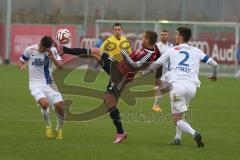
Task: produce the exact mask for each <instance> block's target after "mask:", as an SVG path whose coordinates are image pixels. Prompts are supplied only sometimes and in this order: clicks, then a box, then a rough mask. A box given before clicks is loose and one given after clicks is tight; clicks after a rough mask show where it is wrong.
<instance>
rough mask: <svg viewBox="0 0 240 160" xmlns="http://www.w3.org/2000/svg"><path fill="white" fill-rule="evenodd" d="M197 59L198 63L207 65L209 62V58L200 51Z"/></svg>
mask: <svg viewBox="0 0 240 160" xmlns="http://www.w3.org/2000/svg"><path fill="white" fill-rule="evenodd" d="M199 57H200V61H202V62H203V63H207V62H208V61H209V60H210V57H209V56H208V55H207V54H205V53H203V52H202V51H201V50H199Z"/></svg>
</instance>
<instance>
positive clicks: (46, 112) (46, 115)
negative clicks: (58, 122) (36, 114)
mask: <svg viewBox="0 0 240 160" xmlns="http://www.w3.org/2000/svg"><path fill="white" fill-rule="evenodd" d="M41 112H42V115H43V119H44V121H45V123H46V125H47V127H50V126H52V124H51V117H50V111H49V108H47V109H45V110H44V109H42V108H41Z"/></svg>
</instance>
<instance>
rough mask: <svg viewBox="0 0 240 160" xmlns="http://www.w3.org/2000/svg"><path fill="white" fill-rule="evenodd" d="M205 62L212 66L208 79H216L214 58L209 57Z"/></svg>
mask: <svg viewBox="0 0 240 160" xmlns="http://www.w3.org/2000/svg"><path fill="white" fill-rule="evenodd" d="M206 63H207V64H208V65H210V66H212V68H213V74H212V76H211V77H209V78H208V79H210V80H212V81H216V80H217V73H218V64H217V62H216V61H215V60H214V59H212V58H209V60H208V61H207V62H206Z"/></svg>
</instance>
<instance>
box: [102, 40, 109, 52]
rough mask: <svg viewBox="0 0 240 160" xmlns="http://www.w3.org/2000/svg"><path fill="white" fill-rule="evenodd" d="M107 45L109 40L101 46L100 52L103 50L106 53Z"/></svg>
mask: <svg viewBox="0 0 240 160" xmlns="http://www.w3.org/2000/svg"><path fill="white" fill-rule="evenodd" d="M107 44H108V40H107V39H106V40H105V41H104V42H103V44H102V45H101V47H100V50H101V51H102V52H104V51H105V47H106V45H107Z"/></svg>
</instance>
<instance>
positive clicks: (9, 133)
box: [0, 66, 240, 160]
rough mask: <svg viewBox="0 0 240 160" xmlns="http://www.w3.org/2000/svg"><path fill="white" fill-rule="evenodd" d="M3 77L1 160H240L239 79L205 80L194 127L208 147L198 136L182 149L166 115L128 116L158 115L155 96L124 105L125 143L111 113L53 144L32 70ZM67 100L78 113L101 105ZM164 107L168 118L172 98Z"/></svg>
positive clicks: (6, 71) (72, 126) (6, 69)
mask: <svg viewBox="0 0 240 160" xmlns="http://www.w3.org/2000/svg"><path fill="white" fill-rule="evenodd" d="M0 73H1V78H0V91H1V93H0V94H1V95H0V97H1V101H0V113H1V116H0V160H32V159H34V160H38V159H39V160H42V159H51V160H55V159H68V160H70V159H74V160H78V159H83V160H87V159H104V160H108V159H109V160H113V159H114V160H115V159H121V160H123V159H133V160H134V159H137V160H139V159H164V160H167V159H179V160H192V159H194V160H203V159H211V160H215V159H216V160H221V159H228V160H230V159H239V156H240V153H239V150H240V138H239V132H240V125H239V113H240V105H239V99H238V98H239V93H240V81H239V80H236V79H233V78H221V79H219V81H218V82H216V83H213V82H210V81H208V80H206V77H202V78H201V81H202V86H201V88H200V89H198V92H197V95H196V97H195V98H194V99H193V101H192V103H191V121H192V122H191V124H192V126H193V127H194V128H196V129H198V130H199V131H201V132H202V134H203V138H204V142H205V144H206V147H205V148H203V149H198V148H197V147H196V144H195V142H194V141H193V140H192V137H190V136H189V135H185V134H184V135H183V141H184V144H183V145H182V146H171V145H169V144H168V142H169V141H170V140H171V139H172V138H173V136H174V135H175V126H174V125H173V124H172V122H171V121H170V120H167V119H166V118H165V117H164V118H163V120H162V121H152V120H151V119H150V120H148V121H144V120H146V119H144V118H143V119H141V118H140V119H136V118H133V119H132V120H129V119H128V118H126V117H124V116H126V115H133V116H134V115H135V117H136V115H137V113H139V114H140V115H143V117H144V116H145V118H146V116H147V117H148V116H150V115H152V112H151V107H152V102H153V99H152V98H145V99H138V101H137V104H136V106H135V107H129V106H128V105H127V104H125V103H124V102H122V101H120V111H121V113H122V115H123V118H125V119H124V122H123V125H124V128H125V129H126V131H127V132H128V133H129V137H128V139H127V140H126V141H124V142H123V143H122V144H120V145H114V144H112V140H113V138H114V136H115V128H114V126H113V124H112V122H111V120H110V119H109V116H108V115H105V116H102V117H100V118H97V119H94V120H91V121H89V122H66V123H65V125H64V140H63V141H57V140H55V139H52V140H48V139H46V138H45V137H44V132H43V131H44V125H43V122H42V117H41V114H40V111H39V108H38V107H37V105H36V103H35V101H34V99H33V97H32V96H31V95H30V92H29V90H28V76H27V72H24V73H19V72H18V70H17V68H16V67H15V66H0ZM82 75H83V73H82V72H81V71H76V72H73V73H72V74H71V76H70V77H69V78H68V79H67V82H68V83H72V84H76V85H81V77H82ZM107 81H108V77H107V75H106V74H105V73H102V74H101V75H100V76H99V77H98V80H97V82H96V83H93V84H90V85H89V86H91V87H94V88H99V89H101V90H104V89H105V86H106V85H107ZM64 98H71V99H74V100H75V104H74V106H73V108H72V111H74V112H78V111H84V110H88V109H90V108H91V106H94V105H97V104H98V103H100V101H99V100H96V101H95V100H93V99H88V98H86V97H80V96H64ZM161 105H162V106H163V107H162V108H163V109H164V113H163V114H164V115H165V116H166V115H169V113H170V107H169V99H168V97H165V98H164V99H163V101H162V102H161ZM139 114H138V115H139ZM155 116H160V114H155ZM52 117H54V115H52ZM54 119H55V118H54ZM53 124H54V125H55V120H54V123H53Z"/></svg>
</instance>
